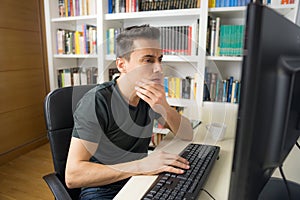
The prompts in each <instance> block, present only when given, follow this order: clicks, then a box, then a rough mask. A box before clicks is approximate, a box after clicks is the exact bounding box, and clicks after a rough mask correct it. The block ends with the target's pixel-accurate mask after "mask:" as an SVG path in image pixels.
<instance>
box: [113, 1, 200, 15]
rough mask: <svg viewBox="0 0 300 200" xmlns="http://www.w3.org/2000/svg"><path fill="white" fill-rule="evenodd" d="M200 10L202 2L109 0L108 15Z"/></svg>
mask: <svg viewBox="0 0 300 200" xmlns="http://www.w3.org/2000/svg"><path fill="white" fill-rule="evenodd" d="M188 8H200V0H154V1H153V0H108V13H129V12H140V11H153V10H173V9H188Z"/></svg>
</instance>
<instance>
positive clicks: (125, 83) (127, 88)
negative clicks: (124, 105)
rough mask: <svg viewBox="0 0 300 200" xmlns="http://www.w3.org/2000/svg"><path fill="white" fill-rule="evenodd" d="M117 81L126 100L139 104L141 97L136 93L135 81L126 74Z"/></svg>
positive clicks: (129, 102)
mask: <svg viewBox="0 0 300 200" xmlns="http://www.w3.org/2000/svg"><path fill="white" fill-rule="evenodd" d="M116 82H117V85H118V87H119V90H120V93H121V95H122V97H123V98H124V99H125V101H127V102H128V104H130V105H132V106H137V105H138V103H139V100H140V98H139V97H138V96H137V95H136V90H135V88H134V87H135V83H132V82H131V81H129V80H128V79H127V77H126V76H120V77H119V78H118V79H117V80H116Z"/></svg>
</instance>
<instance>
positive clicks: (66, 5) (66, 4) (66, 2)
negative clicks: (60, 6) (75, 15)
mask: <svg viewBox="0 0 300 200" xmlns="http://www.w3.org/2000/svg"><path fill="white" fill-rule="evenodd" d="M65 9H66V12H65V13H66V17H68V0H65Z"/></svg>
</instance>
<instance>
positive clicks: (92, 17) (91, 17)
mask: <svg viewBox="0 0 300 200" xmlns="http://www.w3.org/2000/svg"><path fill="white" fill-rule="evenodd" d="M81 20H82V21H84V20H94V21H96V20H97V15H86V16H74V17H59V18H53V19H51V22H69V21H81Z"/></svg>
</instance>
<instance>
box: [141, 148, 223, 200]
mask: <svg viewBox="0 0 300 200" xmlns="http://www.w3.org/2000/svg"><path fill="white" fill-rule="evenodd" d="M219 151H220V147H218V146H211V145H203V144H189V145H188V146H187V147H186V148H185V149H184V150H183V151H182V152H181V153H180V154H179V155H181V156H182V157H183V158H185V159H187V160H188V161H189V162H190V169H188V170H186V171H185V173H184V174H173V173H168V172H164V173H161V174H160V175H159V176H158V177H157V179H156V180H155V182H154V183H153V184H152V185H151V187H150V188H149V190H148V191H147V192H146V194H145V195H144V196H143V198H142V199H143V200H150V199H151V200H155V199H160V200H163V199H166V200H169V199H176V200H177V199H178V200H183V199H197V198H198V195H199V193H200V190H201V189H202V187H203V185H204V183H205V180H206V179H207V175H208V174H209V172H210V171H211V168H212V166H213V164H214V162H215V160H216V159H217V158H218V156H219Z"/></svg>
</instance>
